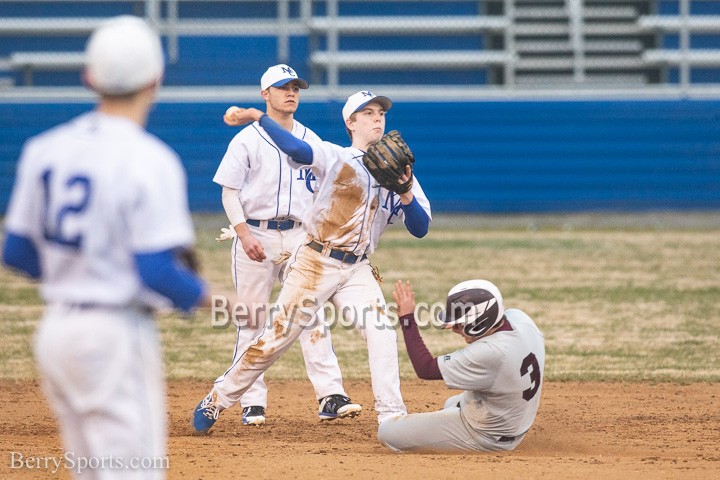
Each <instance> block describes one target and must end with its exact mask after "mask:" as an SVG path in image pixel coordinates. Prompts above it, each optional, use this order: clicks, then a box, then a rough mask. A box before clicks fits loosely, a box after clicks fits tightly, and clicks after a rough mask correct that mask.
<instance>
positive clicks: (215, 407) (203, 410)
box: [192, 390, 225, 433]
mask: <svg viewBox="0 0 720 480" xmlns="http://www.w3.org/2000/svg"><path fill="white" fill-rule="evenodd" d="M223 410H225V408H224V407H223V406H222V405H220V404H218V403H217V393H216V392H215V391H214V390H213V391H211V392H210V393H208V394H207V397H205V398H203V399H202V400H201V401H200V403H198V406H197V407H196V408H195V411H194V412H193V418H192V425H193V428H194V429H195V431H196V432H197V433H207V431H208V430H210V427H212V426H213V425H215V421H216V420H217V419H218V417H219V416H220V412H222V411H223Z"/></svg>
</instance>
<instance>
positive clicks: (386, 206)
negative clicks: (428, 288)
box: [194, 91, 430, 432]
mask: <svg viewBox="0 0 720 480" xmlns="http://www.w3.org/2000/svg"><path fill="white" fill-rule="evenodd" d="M391 106H392V102H391V101H390V99H388V98H387V97H378V96H376V95H374V94H373V93H371V92H367V91H363V92H357V93H356V94H354V95H352V96H350V97H349V98H348V101H347V102H346V104H345V106H344V108H343V118H344V120H345V125H346V127H347V129H348V131H349V133H350V135H351V138H352V141H353V146H352V147H347V148H343V147H340V146H338V145H334V144H331V143H328V142H322V143H309V142H303V141H301V140H298V139H297V138H296V137H294V136H292V135H290V134H289V133H288V132H287V131H286V130H284V129H282V128H281V127H279V125H277V124H276V123H275V122H273V121H272V120H271V119H270V118H269V117H268V116H267V115H264V114H263V113H262V112H260V111H259V110H256V109H248V110H244V109H238V110H237V113H238V114H239V115H236V117H235V118H236V119H237V120H238V122H239V123H240V124H242V123H247V122H248V121H252V120H255V121H260V125H261V126H263V127H264V128H265V130H266V131H267V132H268V134H269V135H270V136H271V138H272V139H273V141H274V142H275V144H276V145H278V147H280V148H281V149H282V150H283V151H285V152H286V153H288V154H289V155H290V156H291V159H292V160H293V163H294V164H295V165H296V166H303V165H310V166H311V168H312V171H313V173H314V174H315V175H316V176H317V179H318V182H319V187H318V188H319V190H318V192H317V197H316V199H315V202H314V203H313V205H312V207H311V208H310V209H309V210H308V211H307V212H306V214H305V216H304V218H303V223H304V225H305V229H306V231H307V233H308V237H307V239H306V240H305V241H304V242H303V243H302V244H301V245H300V247H299V248H297V249H296V250H295V251H294V252H293V255H292V256H291V258H290V260H289V261H288V266H287V273H286V278H285V281H284V282H283V286H282V289H281V291H280V295H279V297H278V299H277V302H276V305H275V306H274V308H273V312H272V314H271V316H270V317H269V318H268V321H267V323H266V325H265V329H264V331H263V333H262V335H260V337H258V338H257V339H256V340H255V341H254V342H253V343H252V344H251V345H250V347H249V348H248V349H247V350H246V351H245V352H242V353H241V355H239V360H240V361H239V362H238V363H237V364H236V365H235V366H234V368H233V372H232V375H227V376H226V379H228V380H229V381H225V382H223V384H222V385H221V386H220V388H218V386H217V385H215V386H214V388H213V389H212V390H211V392H210V393H209V394H208V395H207V397H206V398H205V399H204V400H203V401H201V402H200V403H199V404H198V407H197V408H196V410H195V412H194V426H195V429H196V430H197V431H200V432H205V431H207V430H209V429H210V428H211V427H212V425H213V424H214V423H215V421H216V420H217V418H218V415H219V414H220V412H221V411H222V410H224V409H225V408H227V407H229V406H231V405H233V404H234V403H235V402H236V401H237V399H238V398H239V397H240V396H241V395H242V394H243V393H244V392H245V391H246V390H247V389H248V388H249V387H250V385H251V384H252V383H253V382H254V381H255V379H256V378H257V377H258V376H259V375H260V374H261V373H262V372H264V371H265V370H266V369H267V368H269V367H270V366H271V365H272V364H273V363H274V362H275V361H276V360H277V359H278V358H279V357H280V356H281V355H282V354H283V353H284V352H285V351H286V350H287V349H288V348H289V347H290V346H291V345H292V344H293V342H294V341H295V340H296V339H297V337H298V336H299V335H300V334H301V332H302V330H303V328H304V326H305V325H307V324H308V323H309V322H311V321H312V318H313V316H314V315H315V312H317V310H318V309H319V308H322V306H323V305H324V303H325V302H326V301H327V300H331V301H332V302H333V303H334V304H335V306H336V307H337V308H338V311H340V312H344V313H346V314H349V315H351V316H352V317H353V318H352V319H353V320H354V323H355V325H356V327H357V328H358V329H359V330H360V333H361V334H362V335H363V337H364V338H365V340H366V342H367V347H368V357H369V363H370V374H371V377H372V388H373V392H374V395H375V410H376V411H377V414H378V421H379V422H383V421H385V420H387V419H388V418H390V417H392V416H395V415H405V414H406V413H407V410H406V408H405V404H404V402H403V399H402V395H401V393H400V375H399V366H398V353H397V333H396V331H395V329H394V328H393V326H392V324H391V323H390V320H389V319H388V317H387V315H386V313H385V300H384V298H383V294H382V291H381V289H380V286H379V285H378V283H377V281H376V280H375V278H374V276H373V272H372V268H371V266H370V262H369V261H368V259H367V254H369V253H372V252H373V251H374V249H375V248H376V246H377V244H378V242H379V238H380V235H381V234H382V232H383V231H384V230H385V229H386V228H387V226H388V224H389V223H392V220H393V219H395V218H400V219H402V218H404V220H405V225H406V227H407V228H408V230H409V231H410V232H411V233H412V234H413V235H415V236H418V237H422V236H424V235H425V234H426V233H427V230H428V225H429V222H430V204H429V202H428V200H427V198H426V197H425V194H424V193H423V191H422V188H421V187H420V185H419V183H418V182H417V181H414V182H413V187H412V190H411V191H409V192H407V193H405V194H403V195H401V196H400V198H399V199H398V198H397V197H398V196H397V195H396V194H394V193H393V192H389V191H388V190H386V189H384V188H381V187H380V186H379V185H377V183H376V181H375V179H374V178H372V176H371V175H370V173H369V172H368V170H367V169H366V168H365V166H364V165H363V162H362V157H363V155H364V149H366V148H367V147H368V145H370V144H372V143H375V142H377V141H378V140H379V139H380V138H381V137H382V135H383V133H384V131H385V112H386V111H387V110H388V109H389V108H390V107H391ZM405 180H407V179H405Z"/></svg>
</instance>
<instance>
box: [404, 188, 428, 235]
mask: <svg viewBox="0 0 720 480" xmlns="http://www.w3.org/2000/svg"><path fill="white" fill-rule="evenodd" d="M401 208H402V209H403V212H404V213H405V227H407V229H408V232H410V233H411V234H412V236H414V237H417V238H422V237H424V236H425V235H427V232H428V229H429V227H430V217H429V216H428V214H427V212H426V211H425V210H423V208H422V206H421V205H420V204H419V203H418V201H417V198H415V197H413V200H412V202H410V204H409V205H402V204H401Z"/></svg>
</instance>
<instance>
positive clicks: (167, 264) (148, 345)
mask: <svg viewBox="0 0 720 480" xmlns="http://www.w3.org/2000/svg"><path fill="white" fill-rule="evenodd" d="M86 58H87V65H86V69H85V81H86V83H87V84H88V86H90V87H91V88H92V89H93V90H95V91H96V92H97V93H99V94H100V101H99V104H98V106H97V109H96V110H94V111H92V112H89V113H86V114H84V115H81V116H79V117H77V118H75V119H74V120H72V121H70V122H68V123H66V124H63V125H61V126H58V127H56V128H53V129H51V130H49V131H48V132H45V133H43V134H41V135H39V136H37V137H35V138H32V139H30V140H29V141H28V142H27V143H26V145H25V147H24V149H23V152H22V156H21V158H20V161H19V165H18V173H17V178H16V181H15V186H14V189H13V193H12V197H11V201H10V206H9V210H8V214H7V218H6V224H5V227H6V233H7V235H6V242H5V246H4V249H3V261H4V262H5V264H6V265H8V266H10V267H12V268H15V269H18V270H20V271H22V272H25V273H26V274H28V275H30V276H31V277H32V278H35V279H38V280H39V281H40V291H41V295H42V297H43V299H44V301H45V303H46V309H45V313H44V315H43V318H42V321H41V323H40V326H39V329H38V332H37V337H36V341H35V356H36V359H37V362H38V366H39V371H40V374H41V378H42V384H43V389H44V391H45V394H46V396H47V398H48V401H49V403H50V406H51V407H52V409H53V410H54V412H55V414H56V415H57V417H58V420H59V424H60V430H61V433H62V437H63V443H64V447H65V450H66V452H68V454H69V455H72V463H68V464H66V465H65V467H66V468H72V473H73V474H74V475H75V476H76V477H77V478H91V479H94V478H102V479H110V478H122V479H131V478H132V479H141V478H142V479H146V478H147V479H149V478H163V477H164V476H165V469H167V467H168V461H167V457H166V448H165V444H166V436H167V435H166V416H167V412H166V407H165V391H164V376H163V369H162V358H161V352H160V345H159V341H158V335H157V332H156V329H155V324H154V320H153V314H152V312H153V310H154V309H155V308H156V307H158V306H163V307H164V306H166V305H169V302H168V300H169V301H170V302H172V303H173V304H174V305H175V306H176V307H177V308H179V309H181V310H183V311H186V312H188V311H191V310H192V309H193V308H195V307H196V306H200V305H204V306H210V297H209V295H208V293H207V291H206V290H207V289H206V287H205V286H204V285H203V283H202V282H201V281H200V280H199V279H198V278H197V277H196V276H195V274H194V273H193V272H192V271H190V270H189V269H187V268H186V267H185V266H183V265H182V264H181V263H180V261H179V260H178V258H177V255H178V253H179V252H180V251H184V252H186V253H189V252H190V250H189V248H190V247H191V245H192V244H193V242H194V232H193V225H192V220H191V218H190V214H189V211H188V201H187V192H186V178H185V172H184V170H183V168H182V165H181V163H180V160H179V158H178V157H177V155H176V154H175V153H174V152H173V151H171V150H170V149H169V148H168V147H167V146H166V145H165V144H164V143H162V142H161V141H160V140H158V139H157V138H155V137H153V136H152V135H150V134H148V133H147V132H146V131H145V129H144V126H145V123H146V121H147V115H148V112H149V110H150V108H151V105H152V104H153V102H154V99H155V94H156V92H157V90H158V87H159V84H160V81H161V78H162V74H163V55H162V47H161V44H160V39H159V37H158V36H157V34H156V33H155V32H154V31H153V30H152V29H150V27H148V26H147V25H146V24H145V22H144V21H143V20H142V19H140V18H137V17H130V16H123V17H117V18H115V19H112V20H109V21H108V22H107V23H105V24H103V26H101V27H100V28H99V29H98V30H97V31H95V32H94V33H93V34H92V36H91V37H90V40H89V41H88V44H87V49H86ZM82 466H85V467H87V468H85V469H83V468H82Z"/></svg>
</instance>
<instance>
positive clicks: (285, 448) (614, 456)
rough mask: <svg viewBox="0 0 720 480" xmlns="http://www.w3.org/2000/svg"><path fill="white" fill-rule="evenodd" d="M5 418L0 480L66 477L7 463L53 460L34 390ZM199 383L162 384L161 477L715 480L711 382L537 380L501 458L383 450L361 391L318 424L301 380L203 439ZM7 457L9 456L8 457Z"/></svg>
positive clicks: (423, 385)
mask: <svg viewBox="0 0 720 480" xmlns="http://www.w3.org/2000/svg"><path fill="white" fill-rule="evenodd" d="M0 387H1V393H0V398H2V405H3V407H4V408H3V410H4V415H3V416H2V419H1V420H0V425H2V429H1V430H0V444H2V450H3V451H4V455H3V457H4V458H3V462H2V465H0V478H69V475H68V472H67V470H63V469H60V470H59V472H58V473H56V474H52V473H51V471H50V470H49V469H42V468H34V469H29V468H10V467H11V452H21V453H22V454H23V455H24V457H31V456H34V457H48V456H51V457H56V458H60V457H62V455H63V453H62V450H61V446H60V441H59V439H58V435H57V428H56V425H55V422H54V420H53V418H52V416H51V414H50V411H49V409H48V407H47V405H46V403H45V400H44V398H43V397H42V395H41V394H40V391H39V388H38V387H37V385H36V384H34V383H30V384H28V383H14V382H0ZM207 387H208V385H207V382H206V383H196V382H173V383H171V384H170V385H169V388H168V401H169V407H170V442H169V452H170V470H169V472H168V478H171V479H179V478H182V479H185V480H190V479H208V480H209V479H213V480H215V479H217V480H220V479H223V480H224V479H242V478H252V479H264V478H267V479H270V478H290V479H312V480H317V479H322V478H327V479H343V480H344V479H378V478H408V479H442V478H447V479H453V480H456V479H458V478H548V479H550V478H553V479H555V478H563V479H572V478H577V479H583V480H586V479H590V478H601V477H605V478H612V479H615V478H618V479H624V478H632V479H634V480H637V479H659V478H682V479H711V478H720V453H718V451H717V448H718V445H720V385H717V384H692V385H686V386H679V385H668V384H660V385H648V384H612V383H558V382H554V383H547V384H546V385H545V387H544V391H543V394H542V395H543V397H542V402H541V406H540V412H539V414H538V418H537V420H536V423H535V425H534V426H533V428H532V429H531V431H530V433H528V435H527V436H526V438H525V441H524V442H523V443H522V445H521V446H520V447H519V448H518V449H517V450H516V451H514V452H508V453H503V454H473V455H471V454H458V455H440V454H402V455H398V454H392V453H390V452H389V451H387V450H386V449H385V448H383V447H382V446H380V445H379V444H378V443H377V441H376V440H375V431H376V420H375V415H374V413H373V412H372V394H371V391H370V387H369V385H368V383H366V382H347V384H346V387H347V390H348V392H349V393H350V394H351V395H352V397H353V399H354V400H356V401H360V402H361V403H362V404H363V405H364V407H365V409H366V410H365V412H364V413H363V415H361V416H360V417H358V418H356V419H348V420H339V421H336V422H329V423H322V424H321V423H320V422H319V421H318V419H317V415H316V409H315V406H314V404H313V403H312V401H311V395H312V393H311V392H312V390H311V387H310V385H309V383H308V382H278V381H274V382H272V384H271V390H270V405H269V408H268V422H267V424H266V425H265V426H264V427H260V428H251V427H243V426H242V423H241V420H240V413H241V412H240V409H239V408H235V409H231V410H228V411H226V412H224V413H223V415H222V417H221V419H220V421H218V423H217V425H216V426H215V427H214V428H213V431H212V434H211V435H208V436H203V437H196V436H191V435H189V422H188V419H189V414H190V410H191V409H192V407H193V406H194V404H195V402H197V401H198V400H199V399H200V398H201V397H202V396H203V395H204V394H205V393H206V388H207ZM450 393H451V392H450V391H448V390H445V389H443V388H442V387H441V385H440V384H439V383H437V382H435V383H432V382H421V381H415V382H404V383H403V394H404V396H405V398H406V401H407V404H408V408H409V409H410V410H411V411H413V412H418V411H431V410H433V409H435V408H437V407H438V405H440V404H441V403H442V401H443V400H444V399H445V398H446V397H447V396H449V394H450ZM16 457H17V454H16Z"/></svg>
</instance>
